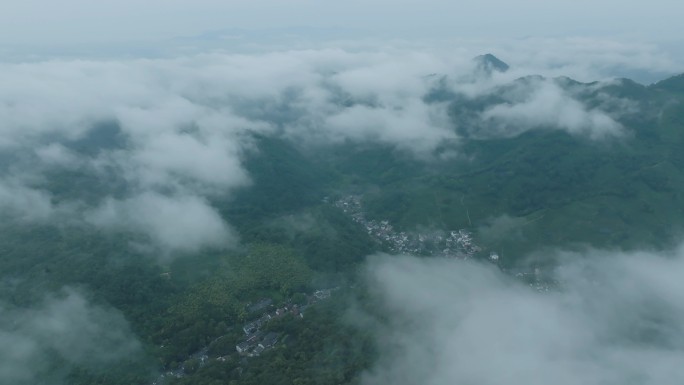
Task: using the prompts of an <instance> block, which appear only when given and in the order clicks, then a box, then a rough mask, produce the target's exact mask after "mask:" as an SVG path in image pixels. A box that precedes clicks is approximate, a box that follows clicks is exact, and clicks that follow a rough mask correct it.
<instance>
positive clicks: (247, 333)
mask: <svg viewBox="0 0 684 385" xmlns="http://www.w3.org/2000/svg"><path fill="white" fill-rule="evenodd" d="M339 289H340V288H339V287H334V288H329V289H321V290H316V291H314V292H313V293H311V294H309V295H306V296H305V300H304V301H302V302H303V303H299V304H298V303H294V302H293V301H292V299H289V300H288V301H287V302H286V303H285V304H283V305H281V306H280V307H276V306H275V303H274V301H273V299H271V298H263V299H261V300H259V301H258V302H256V303H252V304H248V305H247V306H246V309H245V310H246V311H247V313H248V314H250V315H253V318H251V320H250V321H247V322H246V323H245V324H244V325H243V326H242V332H243V333H244V335H243V338H242V339H241V340H240V341H239V342H238V343H237V344H236V345H235V350H236V352H237V354H238V355H239V356H240V357H241V359H242V362H243V363H245V364H246V363H247V361H246V360H247V359H249V358H251V357H258V356H260V355H262V354H264V353H266V352H267V351H269V350H271V349H273V348H274V347H275V346H276V344H277V343H278V342H279V341H280V338H281V337H282V336H281V334H282V333H278V332H277V331H268V332H266V331H265V330H264V329H265V327H266V326H267V324H268V323H269V322H271V321H274V320H277V319H279V318H283V317H285V316H287V315H291V316H293V317H295V318H298V319H302V318H304V313H305V311H306V310H307V309H308V308H309V307H311V306H314V305H316V304H317V303H319V302H321V301H325V300H328V299H329V298H330V297H331V296H332V294H333V292H335V291H337V290H339ZM224 337H225V336H221V337H219V338H217V339H215V340H214V341H212V343H214V342H216V341H218V340H221V339H222V338H224ZM209 345H211V344H209ZM234 354H235V353H234ZM188 359H189V360H196V361H197V363H198V365H199V367H203V366H205V365H206V364H207V363H208V362H209V360H210V359H212V358H210V356H209V346H206V347H204V348H202V349H201V350H200V351H198V352H196V353H195V354H192V355H191V356H190V357H188ZM215 359H216V360H217V361H221V362H226V361H229V360H231V359H233V358H232V357H231V356H230V355H224V356H219V357H215ZM188 369H189V368H186V367H185V366H181V367H179V368H177V369H175V370H170V371H167V372H166V373H163V374H161V375H160V376H159V378H158V379H157V380H156V381H154V382H153V383H152V385H163V384H165V383H166V382H167V379H170V378H183V377H185V376H186V375H188V371H189V370H188Z"/></svg>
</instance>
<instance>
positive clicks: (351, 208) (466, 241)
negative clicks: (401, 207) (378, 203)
mask: <svg viewBox="0 0 684 385" xmlns="http://www.w3.org/2000/svg"><path fill="white" fill-rule="evenodd" d="M326 201H329V200H326ZM333 205H334V206H335V207H337V208H339V209H340V210H342V212H344V213H345V214H347V215H349V217H350V218H351V219H352V220H353V221H354V222H356V223H359V224H361V225H362V226H363V227H364V228H365V229H366V231H367V232H368V235H370V236H372V237H373V238H375V239H377V240H379V241H381V242H383V243H385V244H386V245H388V246H389V248H390V250H392V251H393V252H395V253H404V254H420V255H432V256H443V257H451V258H460V259H468V258H471V257H473V256H475V255H476V254H477V253H479V252H480V251H481V249H480V247H479V246H477V245H476V244H475V242H474V241H473V236H472V234H471V233H470V232H469V231H467V230H465V229H461V230H458V231H451V232H449V233H448V234H447V235H446V236H445V235H444V233H442V232H432V233H417V234H408V233H406V232H403V231H401V232H397V231H395V230H394V228H393V227H392V225H391V224H390V223H389V221H386V220H382V221H377V220H368V219H366V218H365V215H364V213H363V207H362V205H361V197H359V196H358V195H348V196H345V197H342V198H340V199H338V200H337V201H335V202H334V203H333Z"/></svg>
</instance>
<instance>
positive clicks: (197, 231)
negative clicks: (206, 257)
mask: <svg viewBox="0 0 684 385" xmlns="http://www.w3.org/2000/svg"><path fill="white" fill-rule="evenodd" d="M85 217H86V222H88V223H91V224H93V225H96V226H100V227H103V228H109V229H115V230H119V231H127V232H135V233H141V234H146V235H147V236H148V237H149V238H150V239H149V240H150V241H151V243H152V244H153V245H155V246H156V247H157V249H159V250H161V251H163V252H165V253H167V254H168V253H171V252H181V253H195V252H198V251H200V250H201V249H202V248H204V247H211V248H222V247H228V246H231V245H234V244H236V242H237V235H236V234H235V233H234V231H233V230H232V229H231V228H230V227H229V226H228V225H227V224H226V223H225V222H224V221H223V219H222V218H221V216H220V214H219V213H218V212H217V211H216V209H214V208H213V207H211V205H209V203H208V202H207V201H206V200H205V199H203V198H200V197H197V196H176V197H169V196H164V195H161V194H156V193H143V194H141V195H137V196H134V197H131V198H128V199H124V200H116V199H112V198H110V199H107V200H105V201H104V203H103V204H102V205H100V206H99V207H97V208H95V209H94V210H92V211H90V212H88V213H87V214H86V215H85Z"/></svg>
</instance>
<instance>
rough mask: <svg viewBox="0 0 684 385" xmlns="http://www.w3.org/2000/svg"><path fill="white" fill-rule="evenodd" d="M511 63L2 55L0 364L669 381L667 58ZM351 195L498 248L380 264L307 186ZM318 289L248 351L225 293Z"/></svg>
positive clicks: (12, 379)
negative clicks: (614, 68) (620, 72)
mask: <svg viewBox="0 0 684 385" xmlns="http://www.w3.org/2000/svg"><path fill="white" fill-rule="evenodd" d="M522 71H524V69H520V68H515V66H509V65H508V64H506V63H505V62H504V61H502V60H500V59H499V58H497V57H496V56H494V55H491V54H486V55H483V56H478V57H477V58H475V60H464V61H463V62H461V63H458V65H454V66H451V63H446V64H445V63H444V62H443V61H441V60H438V59H436V58H434V57H431V56H429V55H423V54H419V53H413V52H408V53H396V52H395V53H384V52H381V53H363V52H362V53H353V52H347V51H343V50H321V51H301V52H300V51H297V52H276V53H269V54H263V55H262V54H259V55H224V54H219V53H217V54H207V55H199V56H195V57H185V58H177V59H154V60H130V61H102V62H96V61H54V62H39V63H29V64H22V65H5V66H4V67H3V71H2V75H0V80H2V84H3V90H0V117H1V118H2V119H0V120H1V121H2V122H3V123H2V125H1V126H0V130H1V131H0V134H1V136H0V160H1V162H0V213H1V214H0V215H2V219H3V220H2V224H0V228H1V231H0V263H1V264H2V269H0V311H2V314H3V317H2V320H0V346H1V347H0V382H2V383H8V384H10V383H11V384H18V385H22V384H59V383H65V384H66V383H69V384H91V383H102V384H151V383H153V382H154V381H157V380H158V379H159V378H162V377H160V375H161V374H163V373H167V372H170V373H179V371H182V372H183V373H185V374H186V375H184V376H183V377H179V378H175V377H174V378H171V377H169V378H166V379H165V380H164V381H167V382H166V383H169V384H214V383H230V384H233V383H235V384H251V383H255V384H256V383H261V384H264V383H270V384H277V383H301V384H318V383H331V384H333V383H334V384H340V383H344V384H381V383H397V384H403V383H406V384H409V383H415V382H416V381H419V380H420V379H426V382H425V383H429V384H432V383H435V384H436V383H453V381H461V382H467V381H471V382H472V383H500V381H499V380H501V381H503V377H501V378H495V377H496V375H494V374H486V373H488V371H487V370H486V369H485V368H483V367H482V366H486V365H484V364H483V363H482V362H483V361H485V360H486V358H487V357H486V356H487V354H489V353H488V352H491V351H497V352H500V353H497V354H493V355H492V359H493V360H494V361H495V362H496V363H497V365H500V367H501V368H502V369H501V370H502V372H501V373H503V374H501V376H504V374H505V375H506V376H509V377H507V378H510V376H513V377H515V379H516V381H519V383H523V382H525V381H532V380H531V379H534V378H538V379H537V380H534V381H536V382H529V383H533V384H536V383H545V382H544V381H551V380H552V379H554V378H557V376H558V375H561V374H562V375H564V376H566V377H564V378H567V379H568V380H567V381H566V382H561V383H568V384H577V383H588V384H594V383H625V382H620V381H626V380H627V379H634V378H636V379H637V380H635V381H636V382H634V383H640V384H649V385H650V384H656V383H662V382H658V381H657V380H662V379H663V378H668V379H672V380H673V381H672V382H671V383H677V381H676V380H678V379H684V372H682V371H681V369H678V368H679V366H678V365H679V363H681V361H677V360H678V359H680V358H681V357H682V356H683V355H684V353H683V352H684V345H683V344H682V341H684V338H682V337H683V336H684V333H682V330H681V326H680V324H681V323H678V322H679V321H678V320H679V318H678V315H681V314H684V313H681V310H682V309H681V305H680V304H679V303H680V302H678V297H677V296H676V295H669V294H666V293H669V292H670V289H671V291H672V292H676V291H677V289H680V287H679V286H680V285H681V284H679V283H678V282H679V280H678V275H677V274H675V273H676V272H681V271H682V270H681V265H682V264H681V262H680V260H681V257H680V256H679V255H680V254H681V252H680V251H677V250H679V249H678V245H679V244H680V242H681V229H682V226H684V195H683V194H682V192H683V191H684V171H682V170H684V155H683V153H682V151H681V149H682V148H684V131H683V129H684V108H683V107H682V106H683V104H682V103H684V75H678V76H674V77H670V78H667V79H664V80H661V81H659V82H656V83H653V84H650V85H643V84H640V83H637V82H635V81H632V80H629V79H610V80H601V81H596V82H590V83H583V82H579V81H575V80H573V79H570V78H567V77H544V76H539V75H535V74H524V75H523V74H521V72H522ZM33 79H38V80H33ZM349 195H354V196H359V197H360V199H361V201H362V202H363V210H364V215H365V216H366V218H368V219H369V220H376V221H387V223H391V225H392V226H393V227H394V228H395V229H396V230H397V231H403V232H406V233H421V232H422V233H425V232H430V233H435V234H441V233H446V232H448V231H453V230H457V229H467V231H469V232H470V233H472V234H473V237H474V239H475V241H476V242H477V244H478V245H480V246H481V248H482V250H481V253H480V254H479V255H477V256H476V257H475V258H474V259H476V260H482V261H486V260H488V259H489V257H490V256H491V255H492V254H496V255H497V256H500V259H498V260H497V263H496V265H492V264H491V263H489V262H482V263H480V262H477V261H459V260H442V259H437V258H434V259H431V258H427V257H425V256H390V255H388V254H387V253H388V252H389V251H390V249H389V248H388V246H387V244H383V243H382V241H378V240H377V239H374V238H373V237H371V236H370V235H369V234H368V233H367V231H366V229H364V228H363V227H362V226H360V225H359V223H357V222H355V221H354V220H353V218H350V217H349V216H347V215H345V213H344V212H342V211H341V210H339V209H338V208H336V207H334V206H333V205H332V204H330V203H329V202H331V201H334V200H335V199H336V198H339V197H344V196H349ZM597 250H603V251H597ZM640 250H648V252H642V251H640ZM673 250H675V251H673ZM639 253H646V254H647V257H644V258H643V259H640V258H638V256H639V255H641V254H639ZM673 255H674V256H673ZM662 256H665V257H664V259H659V258H660V257H662ZM566 261H571V262H569V263H565V262H566ZM644 261H646V262H644ZM559 266H560V267H561V268H560V269H559ZM613 268H615V269H616V270H615V271H613V270H611V269H613ZM510 271H526V272H529V271H532V272H534V273H533V274H528V275H526V276H525V277H524V279H542V278H539V276H544V279H546V280H548V282H550V287H560V289H559V290H558V291H557V292H553V293H552V294H546V295H547V296H546V297H541V296H539V294H538V293H536V292H535V291H533V290H530V289H529V288H528V286H527V284H528V282H523V281H524V279H523V280H520V279H518V278H516V277H515V276H511V274H507V273H505V272H510ZM668 272H671V273H668ZM530 277H533V278H530ZM587 277H590V278H591V277H593V278H595V280H594V281H591V279H589V278H587ZM620 277H627V278H628V279H632V280H633V281H634V282H639V284H640V285H642V287H643V288H644V290H643V291H640V290H638V288H635V287H633V286H630V285H628V284H626V283H625V281H624V280H623V279H622V278H620ZM654 277H661V278H662V281H659V280H658V279H657V278H654ZM521 282H522V283H521ZM594 284H596V285H599V286H600V285H604V286H602V287H603V288H605V290H597V289H596V286H594ZM332 287H335V288H340V290H339V291H337V292H336V293H339V294H336V296H333V300H331V301H329V302H328V303H324V304H319V305H316V306H312V308H311V310H310V313H305V314H304V316H303V317H299V318H294V317H289V316H287V317H284V318H282V319H276V320H275V321H273V322H272V323H269V324H268V325H269V326H268V330H269V331H271V332H273V333H276V334H277V335H278V340H279V342H278V344H277V345H276V348H274V349H273V350H272V351H270V352H265V353H264V354H263V355H262V356H260V357H253V358H252V357H250V358H246V357H244V356H240V355H239V354H238V352H236V349H235V345H236V344H237V343H238V342H239V341H241V338H243V335H242V334H243V332H242V325H243V324H244V323H246V322H248V321H250V320H252V319H253V318H256V317H257V315H256V314H251V313H250V311H249V308H250V307H249V305H250V304H253V303H255V302H258V301H260V300H263V299H264V298H267V299H269V300H272V301H273V303H275V304H278V305H282V304H292V303H295V302H297V301H300V302H301V303H305V300H306V298H307V295H308V294H309V293H311V292H314V291H315V290H319V289H327V288H332ZM595 291H598V292H599V293H600V294H596V292H595ZM482 293H484V294H483V296H480V294H482ZM483 298H484V299H483ZM654 298H659V300H658V301H657V303H655V304H654V303H653V299H654ZM448 303H450V304H451V305H445V304H448ZM632 305H633V306H635V309H638V311H635V312H634V313H629V314H630V316H629V317H624V319H619V318H620V317H617V316H616V315H615V314H618V313H619V312H621V311H624V309H625V308H627V307H630V306H632ZM597 309H600V310H602V311H597ZM470 315H472V317H471V316H470ZM258 316H261V315H258ZM509 316H511V320H510V322H509V321H507V319H506V318H507V317H509ZM469 317H471V318H469ZM539 319H543V320H544V321H539ZM493 320H496V321H493ZM411 325H413V326H416V325H418V326H416V327H413V328H412V326H411ZM516 325H517V326H520V325H523V326H521V327H520V328H518V327H517V326H516ZM526 325H533V327H531V328H528V327H527V326H526ZM606 325H608V326H606ZM610 325H617V326H618V327H615V328H610V327H609V326H610ZM414 329H415V332H412V331H411V330H414ZM530 330H538V331H539V333H540V335H541V337H539V336H537V335H536V334H535V333H533V332H531V331H530ZM563 331H565V332H566V333H565V334H564V332H563ZM526 333H529V335H527V334H526ZM592 333H593V334H592ZM589 334H592V335H589ZM492 335H493V336H494V338H491V339H490V338H488V336H490V337H491V336H492ZM497 336H498V337H497ZM594 336H596V338H594ZM476 337H477V338H476ZM483 341H484V342H483ZM496 341H499V342H500V344H501V346H499V348H497V347H492V348H491V350H490V348H489V346H490V345H488V344H492V346H493V345H496ZM545 341H546V342H545ZM548 341H552V342H548ZM554 341H555V342H554ZM616 341H617V342H616ZM528 342H529V344H528V345H526V346H528V348H524V349H522V353H521V354H520V357H521V358H520V360H519V361H516V363H515V365H513V364H511V365H512V366H507V364H506V363H507V362H509V360H510V357H512V356H514V355H515V354H517V353H516V352H519V350H517V349H518V347H520V346H521V345H525V344H527V343H528ZM554 344H556V345H555V346H557V347H558V351H556V352H555V353H557V357H559V358H558V361H556V362H554V361H553V360H552V359H549V358H548V357H549V349H552V348H553V346H554ZM622 344H624V345H625V346H628V348H625V349H623V350H620V349H618V348H617V347H616V346H618V345H619V346H622ZM461 346H465V347H461ZM644 346H645V347H644ZM468 347H469V348H468ZM387 349H393V350H392V352H393V353H392V354H388V352H387ZM198 351H202V352H207V353H206V355H207V357H209V359H210V361H208V362H204V361H202V362H201V363H199V362H197V358H196V357H197V354H196V353H197V352H198ZM586 351H590V354H588V356H591V357H594V359H593V361H592V360H588V359H586V358H582V357H583V354H584V353H585V352H586ZM435 352H438V353H439V354H437V353H435ZM470 353H472V355H471V354H470ZM651 355H656V356H658V357H656V358H654V357H652V356H651ZM440 357H442V358H444V360H445V361H444V362H442V361H440V360H441V358H440ZM447 359H448V360H450V361H446V360H447ZM453 362H457V363H458V364H457V365H451V363H453ZM656 364H657V365H658V366H659V367H660V370H661V372H658V374H657V375H656V374H653V372H651V368H652V365H656ZM516 365H517V366H516ZM649 365H651V366H649ZM541 367H543V368H545V369H544V370H546V371H543V370H541V369H540V368H541ZM624 367H627V368H628V369H629V370H619V369H616V368H624ZM454 368H457V369H458V371H453V370H455V369H454ZM478 368H479V369H478ZM516 368H523V369H524V370H521V371H517V370H516ZM575 368H584V370H575ZM452 371H453V372H452ZM528 372H529V373H533V374H524V373H528ZM521 373H523V374H521ZM534 373H537V374H536V375H535V374H534ZM662 373H666V374H667V375H668V376H669V377H667V376H664V375H663V374H662ZM490 375H491V376H494V377H491V376H490ZM606 378H608V379H616V380H615V381H617V382H610V381H609V382H601V380H604V379H606ZM295 380H296V381H295ZM514 383H518V382H514ZM546 383H548V382H546Z"/></svg>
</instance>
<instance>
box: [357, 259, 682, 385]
mask: <svg viewBox="0 0 684 385" xmlns="http://www.w3.org/2000/svg"><path fill="white" fill-rule="evenodd" d="M560 259H561V260H562V261H563V262H562V263H561V265H560V266H561V267H560V268H558V269H557V270H556V271H555V273H554V274H553V275H552V276H551V277H549V278H551V279H552V280H555V282H557V287H556V288H552V289H551V290H550V291H548V292H540V291H538V290H535V289H534V288H532V287H529V286H527V285H525V284H523V283H521V282H519V281H517V280H516V279H514V278H512V277H509V276H506V275H504V274H503V273H501V272H500V271H498V270H496V269H495V268H494V267H492V266H485V265H480V264H477V263H466V262H461V261H454V260H435V259H432V260H425V259H417V258H413V257H406V256H386V255H385V256H378V257H375V258H373V259H372V260H371V263H370V267H369V270H368V271H369V273H368V282H369V284H370V285H371V288H372V289H373V291H374V293H375V298H376V299H377V300H378V301H379V304H380V307H379V309H380V310H379V311H380V312H381V314H382V317H381V318H382V319H383V320H385V321H384V322H378V323H376V324H375V326H374V329H373V330H374V331H376V332H378V335H379V336H380V337H379V346H380V354H381V359H380V361H379V362H378V364H377V365H376V366H375V367H374V368H373V369H372V370H370V371H369V372H368V373H366V375H365V376H364V380H363V383H364V384H369V385H370V384H389V383H391V384H398V385H401V384H416V383H421V384H426V385H430V384H463V383H465V384H469V383H472V384H501V383H510V384H530V385H535V384H549V383H554V384H562V385H566V384H567V385H579V384H582V385H593V384H597V385H598V384H607V385H611V384H615V385H618V384H630V383H638V384H644V385H650V384H654V385H655V384H662V383H679V382H682V381H684V367H683V366H682V365H681V362H683V361H682V360H684V327H683V326H682V325H683V322H682V321H684V305H683V304H684V298H683V297H682V293H684V283H683V281H682V280H681V276H682V274H684V250H681V249H680V250H678V251H677V252H676V253H675V255H655V254H651V253H632V254H616V253H605V252H590V253H589V255H579V254H564V255H561V258H560Z"/></svg>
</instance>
